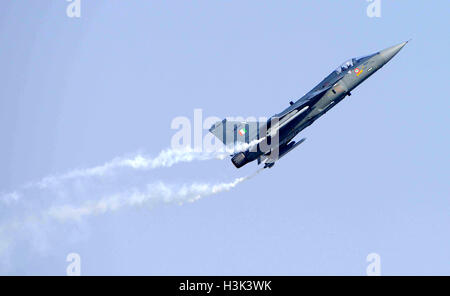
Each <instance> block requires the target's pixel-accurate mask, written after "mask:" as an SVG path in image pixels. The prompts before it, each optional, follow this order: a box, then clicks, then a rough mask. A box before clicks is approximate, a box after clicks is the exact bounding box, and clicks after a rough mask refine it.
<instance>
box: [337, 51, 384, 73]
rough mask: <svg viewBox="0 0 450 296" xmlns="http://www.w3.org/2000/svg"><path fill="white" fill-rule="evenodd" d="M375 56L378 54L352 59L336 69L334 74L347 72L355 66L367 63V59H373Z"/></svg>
mask: <svg viewBox="0 0 450 296" xmlns="http://www.w3.org/2000/svg"><path fill="white" fill-rule="evenodd" d="M376 54H378V53H374V54H370V55H366V56H362V57H358V58H353V59H350V60H347V61H345V62H344V63H342V64H341V65H340V66H339V67H338V68H337V69H336V72H337V73H341V72H345V71H348V70H350V69H351V68H353V67H354V66H357V65H359V64H361V63H362V62H365V61H367V60H368V59H370V58H371V57H373V56H374V55H376Z"/></svg>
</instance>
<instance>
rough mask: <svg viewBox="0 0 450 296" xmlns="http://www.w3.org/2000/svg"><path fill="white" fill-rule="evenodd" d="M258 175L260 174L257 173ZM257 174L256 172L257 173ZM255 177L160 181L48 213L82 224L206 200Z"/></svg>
mask: <svg viewBox="0 0 450 296" xmlns="http://www.w3.org/2000/svg"><path fill="white" fill-rule="evenodd" d="M257 172H259V171H257ZM255 174H256V173H255ZM255 174H252V175H250V176H246V177H240V178H237V179H235V180H233V181H232V182H228V183H217V184H210V183H191V184H187V185H186V184H185V185H182V186H176V185H168V184H165V183H163V182H157V183H152V184H149V185H147V187H146V189H145V190H137V189H134V190H131V191H128V192H122V193H118V194H113V195H110V196H107V197H105V198H102V199H100V200H97V201H87V202H85V203H84V204H82V205H80V206H73V205H62V206H53V207H51V208H50V209H49V210H48V211H47V212H46V213H45V214H46V215H48V216H49V217H51V218H55V219H57V220H59V221H66V220H75V221H80V220H81V219H82V218H83V217H84V216H90V215H99V214H104V213H107V212H113V211H117V210H120V209H122V208H124V207H140V206H144V205H155V204H159V203H163V204H177V205H183V204H184V203H192V202H195V201H198V200H200V199H201V198H203V197H206V196H211V195H215V194H218V193H220V192H224V191H229V190H231V189H232V188H234V187H236V186H237V185H238V184H240V183H242V182H244V181H246V180H248V179H250V178H251V177H253V176H254V175H255Z"/></svg>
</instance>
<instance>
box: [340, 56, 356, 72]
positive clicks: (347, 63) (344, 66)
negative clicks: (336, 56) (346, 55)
mask: <svg viewBox="0 0 450 296" xmlns="http://www.w3.org/2000/svg"><path fill="white" fill-rule="evenodd" d="M355 64H356V59H355V58H353V59H350V60H347V61H345V62H343V63H342V64H341V65H340V66H339V67H337V69H336V72H338V73H341V72H345V71H347V70H349V69H351V68H352V67H353V66H354V65H355Z"/></svg>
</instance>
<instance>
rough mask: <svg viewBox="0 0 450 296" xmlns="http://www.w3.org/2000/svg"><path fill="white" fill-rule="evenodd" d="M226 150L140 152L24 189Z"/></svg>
mask: <svg viewBox="0 0 450 296" xmlns="http://www.w3.org/2000/svg"><path fill="white" fill-rule="evenodd" d="M227 155H228V154H227V152H225V151H203V152H202V151H195V150H193V149H192V148H190V147H187V148H184V149H166V150H163V151H161V152H160V153H159V155H158V156H157V157H154V158H152V157H148V156H145V155H142V154H138V155H136V156H134V157H131V158H123V157H121V158H115V159H113V160H111V161H109V162H107V163H105V164H103V165H100V166H95V167H91V168H86V169H75V170H72V171H69V172H67V173H64V174H60V175H50V176H47V177H44V178H43V179H41V180H40V181H38V182H31V183H28V184H26V185H25V186H23V188H22V189H30V188H38V189H47V188H49V187H55V186H57V185H59V184H61V183H63V182H66V181H70V180H77V179H84V178H89V177H103V176H106V175H109V174H112V173H113V172H114V171H115V170H117V169H120V168H132V169H140V170H149V169H155V168H163V167H165V168H168V167H171V166H173V165H175V164H177V163H181V162H192V161H194V160H210V159H224V158H225V157H226V156H227ZM20 197H21V194H20V193H19V192H18V191H14V192H9V193H4V194H1V195H0V201H2V202H3V203H4V204H10V203H13V202H16V201H18V200H19V199H20Z"/></svg>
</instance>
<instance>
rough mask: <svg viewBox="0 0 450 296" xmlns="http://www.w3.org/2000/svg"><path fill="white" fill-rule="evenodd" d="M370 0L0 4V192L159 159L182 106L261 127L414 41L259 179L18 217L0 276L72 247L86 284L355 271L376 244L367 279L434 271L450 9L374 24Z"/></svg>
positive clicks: (41, 267)
mask: <svg viewBox="0 0 450 296" xmlns="http://www.w3.org/2000/svg"><path fill="white" fill-rule="evenodd" d="M368 4H369V3H368V2H366V1H364V0H352V1H332V0H321V1H282V2H280V1H231V0H227V1H215V0H214V1H196V2H195V3H194V2H191V1H156V0H152V1H113V0H98V1H86V0H82V17H81V18H80V19H70V18H68V17H67V16H66V13H65V10H66V6H67V5H68V3H67V2H66V1H63V0H58V1H55V0H41V1H30V0H29V1H5V3H3V4H2V8H1V9H0V65H1V70H0V81H2V84H1V85H2V87H1V88H0V136H1V144H2V145H0V164H1V166H0V192H12V191H14V190H18V189H19V188H22V187H21V186H23V185H24V184H27V183H28V182H31V181H37V180H40V179H41V178H43V177H45V176H48V175H53V174H59V173H64V172H67V171H70V170H72V169H74V168H89V167H93V166H96V165H100V164H103V163H105V162H108V161H110V160H111V159H114V158H115V157H118V156H123V155H127V154H129V153H133V152H136V151H144V152H145V153H147V154H149V155H154V156H156V155H157V154H158V153H159V152H160V151H161V150H162V149H165V148H167V147H169V145H170V140H171V137H172V136H173V134H174V131H173V130H171V129H170V123H171V121H172V119H173V118H174V117H176V116H188V117H192V116H193V109H194V108H202V109H203V113H204V116H205V117H206V116H218V117H220V118H223V117H225V116H235V115H240V116H270V115H272V114H274V113H277V112H279V111H281V110H283V109H284V108H285V107H287V106H288V104H289V101H290V100H293V99H296V98H299V97H300V96H302V95H303V94H304V93H306V92H307V91H309V90H310V89H311V88H312V87H314V86H315V84H316V83H318V82H319V81H320V80H321V79H323V78H324V77H325V76H326V75H328V74H329V72H330V71H331V70H332V69H334V68H335V67H336V66H337V65H339V64H340V63H341V62H343V61H344V60H346V59H348V58H351V57H354V56H360V55H364V54H368V53H372V52H375V51H378V50H380V49H383V48H386V47H388V46H391V45H394V44H397V43H399V42H402V41H405V40H408V39H410V38H412V39H413V41H412V42H411V43H410V44H408V45H407V46H406V47H405V48H404V49H403V50H402V51H401V52H400V54H399V55H397V56H396V57H395V58H394V59H393V60H392V61H391V62H390V63H389V64H388V65H387V66H386V67H384V68H383V69H382V70H380V71H379V72H378V73H376V74H375V75H374V76H372V78H370V79H369V80H367V81H366V82H365V83H364V84H362V85H361V86H360V87H359V88H358V89H356V90H355V91H354V92H353V95H352V96H351V97H348V98H346V99H345V100H344V101H343V102H341V103H340V104H339V105H338V106H336V107H335V108H334V109H332V111H330V112H329V113H327V114H326V115H325V116H324V117H322V118H321V119H319V120H318V121H316V122H315V123H314V125H312V126H311V127H309V128H308V129H306V130H305V131H304V132H303V135H304V136H306V137H307V138H308V140H307V141H306V142H305V143H304V144H302V145H301V146H300V147H299V148H297V149H296V150H294V151H293V152H292V153H290V154H289V155H288V156H286V157H285V158H283V159H281V160H280V161H279V162H278V163H277V164H276V165H275V167H274V168H273V169H271V170H267V171H264V172H263V173H262V174H259V175H258V176H257V177H255V178H253V179H251V180H248V181H247V182H244V183H242V184H240V185H239V186H237V187H236V188H234V189H233V190H231V191H229V192H223V193H220V194H217V195H214V196H210V197H206V198H204V199H202V200H200V201H198V202H196V203H192V204H187V205H184V206H171V205H166V206H155V207H152V208H148V207H140V208H134V207H129V208H128V207H127V208H124V209H121V210H118V211H115V212H112V213H106V214H101V215H94V216H89V217H86V218H85V219H83V220H82V221H80V222H76V223H75V222H69V223H59V222H50V223H46V224H45V226H40V225H39V224H36V225H30V223H28V224H27V225H28V226H27V228H26V229H20V230H18V231H17V237H14V235H13V236H11V235H9V236H8V237H0V251H1V250H2V248H1V247H2V245H3V246H8V247H6V248H7V249H8V250H7V251H5V253H4V254H3V255H1V256H0V257H2V259H1V261H0V273H2V274H56V275H64V274H65V270H66V266H67V264H68V263H67V262H66V261H65V259H66V256H67V254H68V253H71V252H76V253H79V254H80V256H81V258H82V274H84V275H100V274H107V275H113V274H114V275H116V274H119V275H121V274H127V275H128V274H139V275H140V274H145V275H147V274H148V275H174V274H176V275H234V274H238V275H250V274H251V275H306V274H314V275H335V274H337V275H346V274H350V275H364V274H365V271H366V266H367V264H368V263H367V262H366V256H367V255H368V254H369V253H372V252H376V253H378V254H380V256H381V269H382V274H383V275H399V274H407V275H410V274H447V275H448V274H450V236H449V225H450V187H449V181H450V180H449V176H450V172H449V165H450V162H449V148H450V147H449V125H450V117H449V107H450V106H449V98H448V97H449V96H448V93H447V90H446V88H447V86H448V79H447V76H448V75H447V70H448V68H449V66H450V64H449V58H448V54H449V52H450V39H449V35H450V34H449V33H450V32H449V28H450V20H449V18H448V13H449V11H450V3H449V1H433V2H430V1H407V0H395V1H394V0H382V17H381V18H369V17H367V15H366V7H367V5H368ZM205 132H206V131H205ZM254 170H255V164H250V165H248V166H246V167H244V168H243V169H242V170H236V169H235V168H234V167H233V166H232V164H231V162H229V160H225V161H218V160H211V161H200V162H192V163H185V164H179V165H177V166H174V167H172V168H161V169H157V170H152V171H146V172H137V173H136V172H130V173H129V174H128V173H127V172H125V173H124V174H122V175H125V176H124V177H123V178H127V181H126V182H125V181H123V180H122V179H121V177H116V178H115V179H113V180H112V181H111V180H110V181H111V182H112V183H114V186H115V187H116V188H118V187H120V188H122V187H121V186H122V185H121V184H123V183H122V182H124V183H126V184H140V183H145V182H153V181H161V180H162V181H164V182H172V183H173V182H175V183H176V182H191V181H197V182H211V183H214V182H222V181H232V180H233V179H235V178H237V177H240V176H245V175H247V174H249V173H251V172H253V171H254ZM122 175H121V176H122ZM74 186H76V184H75V185H74ZM123 186H124V188H125V185H123ZM105 187H108V186H106V185H105ZM77 188H78V187H77ZM108 188H109V187H108ZM108 188H106V189H104V190H106V191H108ZM97 189H98V188H97ZM76 192H77V202H82V201H83V200H96V199H98V197H97V196H95V194H96V193H95V192H90V191H89V190H87V191H86V190H84V191H83V190H81V189H79V188H78V189H77V191H76ZM56 196H59V197H61V198H64V195H63V194H62V195H56ZM49 198H50V197H49ZM53 202H58V201H57V200H52V201H50V200H47V199H46V196H45V194H43V195H41V196H39V199H38V198H37V197H36V198H35V197H34V196H33V195H32V194H28V195H27V196H26V199H25V200H21V201H20V204H14V203H13V204H12V205H0V216H2V217H3V218H2V219H1V221H2V223H3V225H6V224H8V223H11V221H10V219H13V218H14V217H21V216H20V215H19V214H20V213H22V212H23V211H24V209H26V210H27V211H28V212H33V211H38V210H40V206H41V205H42V204H47V203H53ZM34 207H36V209H35V208H34ZM16 214H17V215H16ZM4 217H6V218H4ZM18 219H21V218H18Z"/></svg>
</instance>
